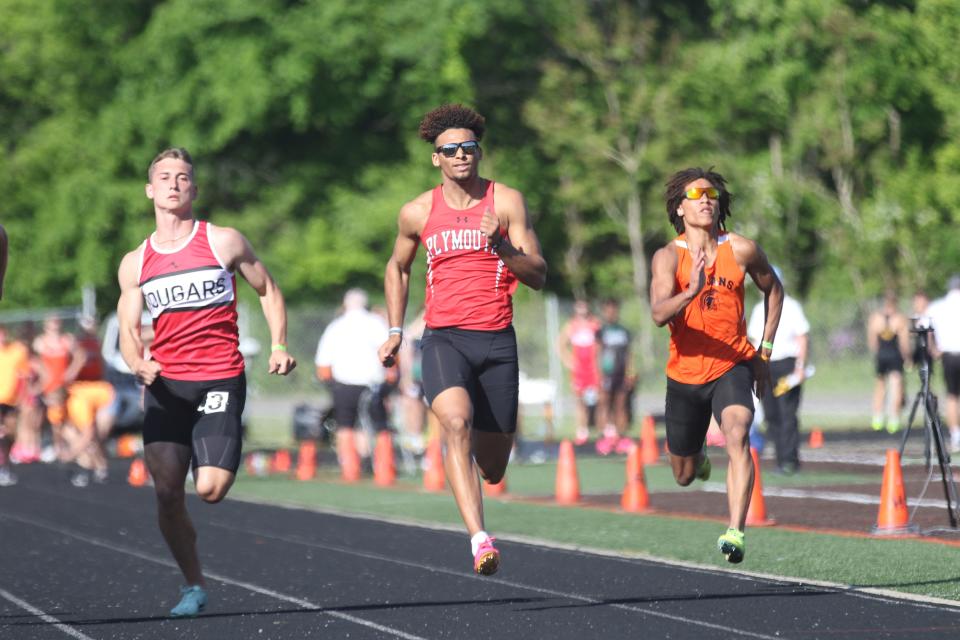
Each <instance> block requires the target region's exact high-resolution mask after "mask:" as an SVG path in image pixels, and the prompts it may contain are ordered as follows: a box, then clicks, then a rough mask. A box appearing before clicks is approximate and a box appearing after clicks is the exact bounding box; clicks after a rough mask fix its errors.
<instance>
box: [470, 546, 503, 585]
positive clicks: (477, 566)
mask: <svg viewBox="0 0 960 640" xmlns="http://www.w3.org/2000/svg"><path fill="white" fill-rule="evenodd" d="M495 540H496V538H487V539H486V540H484V541H483V542H481V543H480V546H479V547H477V553H476V554H475V555H474V556H473V570H474V571H476V572H477V575H481V576H492V575H493V574H495V573H496V572H497V569H499V568H500V552H499V551H497V548H496V547H494V546H493V543H494V541H495Z"/></svg>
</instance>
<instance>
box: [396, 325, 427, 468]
mask: <svg viewBox="0 0 960 640" xmlns="http://www.w3.org/2000/svg"><path fill="white" fill-rule="evenodd" d="M426 327H427V323H426V322H425V321H424V312H423V310H422V309H421V311H420V312H419V313H418V314H417V315H416V317H415V318H414V319H413V320H411V321H410V322H409V323H408V324H407V326H406V327H404V328H403V335H404V340H403V342H402V343H401V344H400V352H399V354H398V356H399V357H398V358H397V367H398V369H399V375H400V397H401V400H400V403H401V407H402V410H403V423H404V428H403V434H402V435H401V437H400V448H401V449H402V450H403V451H404V452H409V453H410V454H412V455H414V456H419V455H421V454H422V453H423V452H424V450H425V448H426V443H425V442H424V437H423V426H424V423H425V422H426V420H427V403H426V400H425V398H424V395H423V331H424V329H426Z"/></svg>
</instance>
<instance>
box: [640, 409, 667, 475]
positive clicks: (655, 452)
mask: <svg viewBox="0 0 960 640" xmlns="http://www.w3.org/2000/svg"><path fill="white" fill-rule="evenodd" d="M664 445H666V443H664ZM640 450H641V452H642V454H643V455H642V458H641V461H642V462H643V464H645V465H646V464H656V463H657V460H659V459H660V449H659V447H658V446H657V429H656V424H655V423H654V421H653V416H645V417H644V418H643V425H642V426H641V427H640Z"/></svg>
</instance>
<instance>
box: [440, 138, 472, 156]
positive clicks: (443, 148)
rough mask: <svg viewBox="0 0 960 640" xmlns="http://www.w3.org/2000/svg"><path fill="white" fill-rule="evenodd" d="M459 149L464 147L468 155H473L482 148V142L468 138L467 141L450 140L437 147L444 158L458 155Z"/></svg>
mask: <svg viewBox="0 0 960 640" xmlns="http://www.w3.org/2000/svg"><path fill="white" fill-rule="evenodd" d="M457 149H463V152H464V153H465V154H467V155H468V156H472V155H473V154H475V153H476V152H477V151H478V150H479V149H480V143H479V142H477V141H476V140H467V141H465V142H448V143H447V144H442V145H440V146H439V147H437V153H439V154H441V155H442V156H443V157H444V158H452V157H453V156H455V155H457Z"/></svg>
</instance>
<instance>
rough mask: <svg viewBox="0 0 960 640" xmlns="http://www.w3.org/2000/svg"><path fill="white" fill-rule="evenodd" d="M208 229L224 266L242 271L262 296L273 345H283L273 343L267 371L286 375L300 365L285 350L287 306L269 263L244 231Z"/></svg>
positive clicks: (228, 228) (261, 299)
mask: <svg viewBox="0 0 960 640" xmlns="http://www.w3.org/2000/svg"><path fill="white" fill-rule="evenodd" d="M207 229H208V233H209V234H210V240H211V242H212V243H213V246H214V247H215V248H216V250H217V255H219V256H220V259H221V260H223V262H224V265H226V267H227V268H228V269H230V270H233V271H237V272H239V273H240V275H241V276H243V279H244V280H246V281H247V282H248V283H249V284H250V286H251V287H253V290H254V291H256V292H257V295H259V296H260V306H261V308H262V309H263V315H264V317H266V319H267V326H268V327H270V344H271V345H272V346H280V345H282V347H283V348H280V349H273V348H272V346H271V349H270V361H269V364H268V371H269V372H270V373H276V374H278V375H281V376H285V375H287V374H288V373H290V372H291V371H293V369H294V367H296V366H297V361H296V360H295V359H294V357H293V356H292V355H290V354H289V353H288V352H287V351H286V350H285V349H286V345H287V307H286V304H284V301H283V294H282V293H281V292H280V287H278V286H277V283H276V281H275V280H274V279H273V276H271V275H270V272H269V271H267V267H266V265H264V264H263V263H262V262H260V258H258V257H257V255H256V254H255V253H254V251H253V247H252V246H250V242H249V241H248V240H247V239H246V238H245V237H244V236H243V234H242V233H240V232H239V231H237V230H236V229H233V228H230V227H214V226H213V225H208V226H207Z"/></svg>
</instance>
